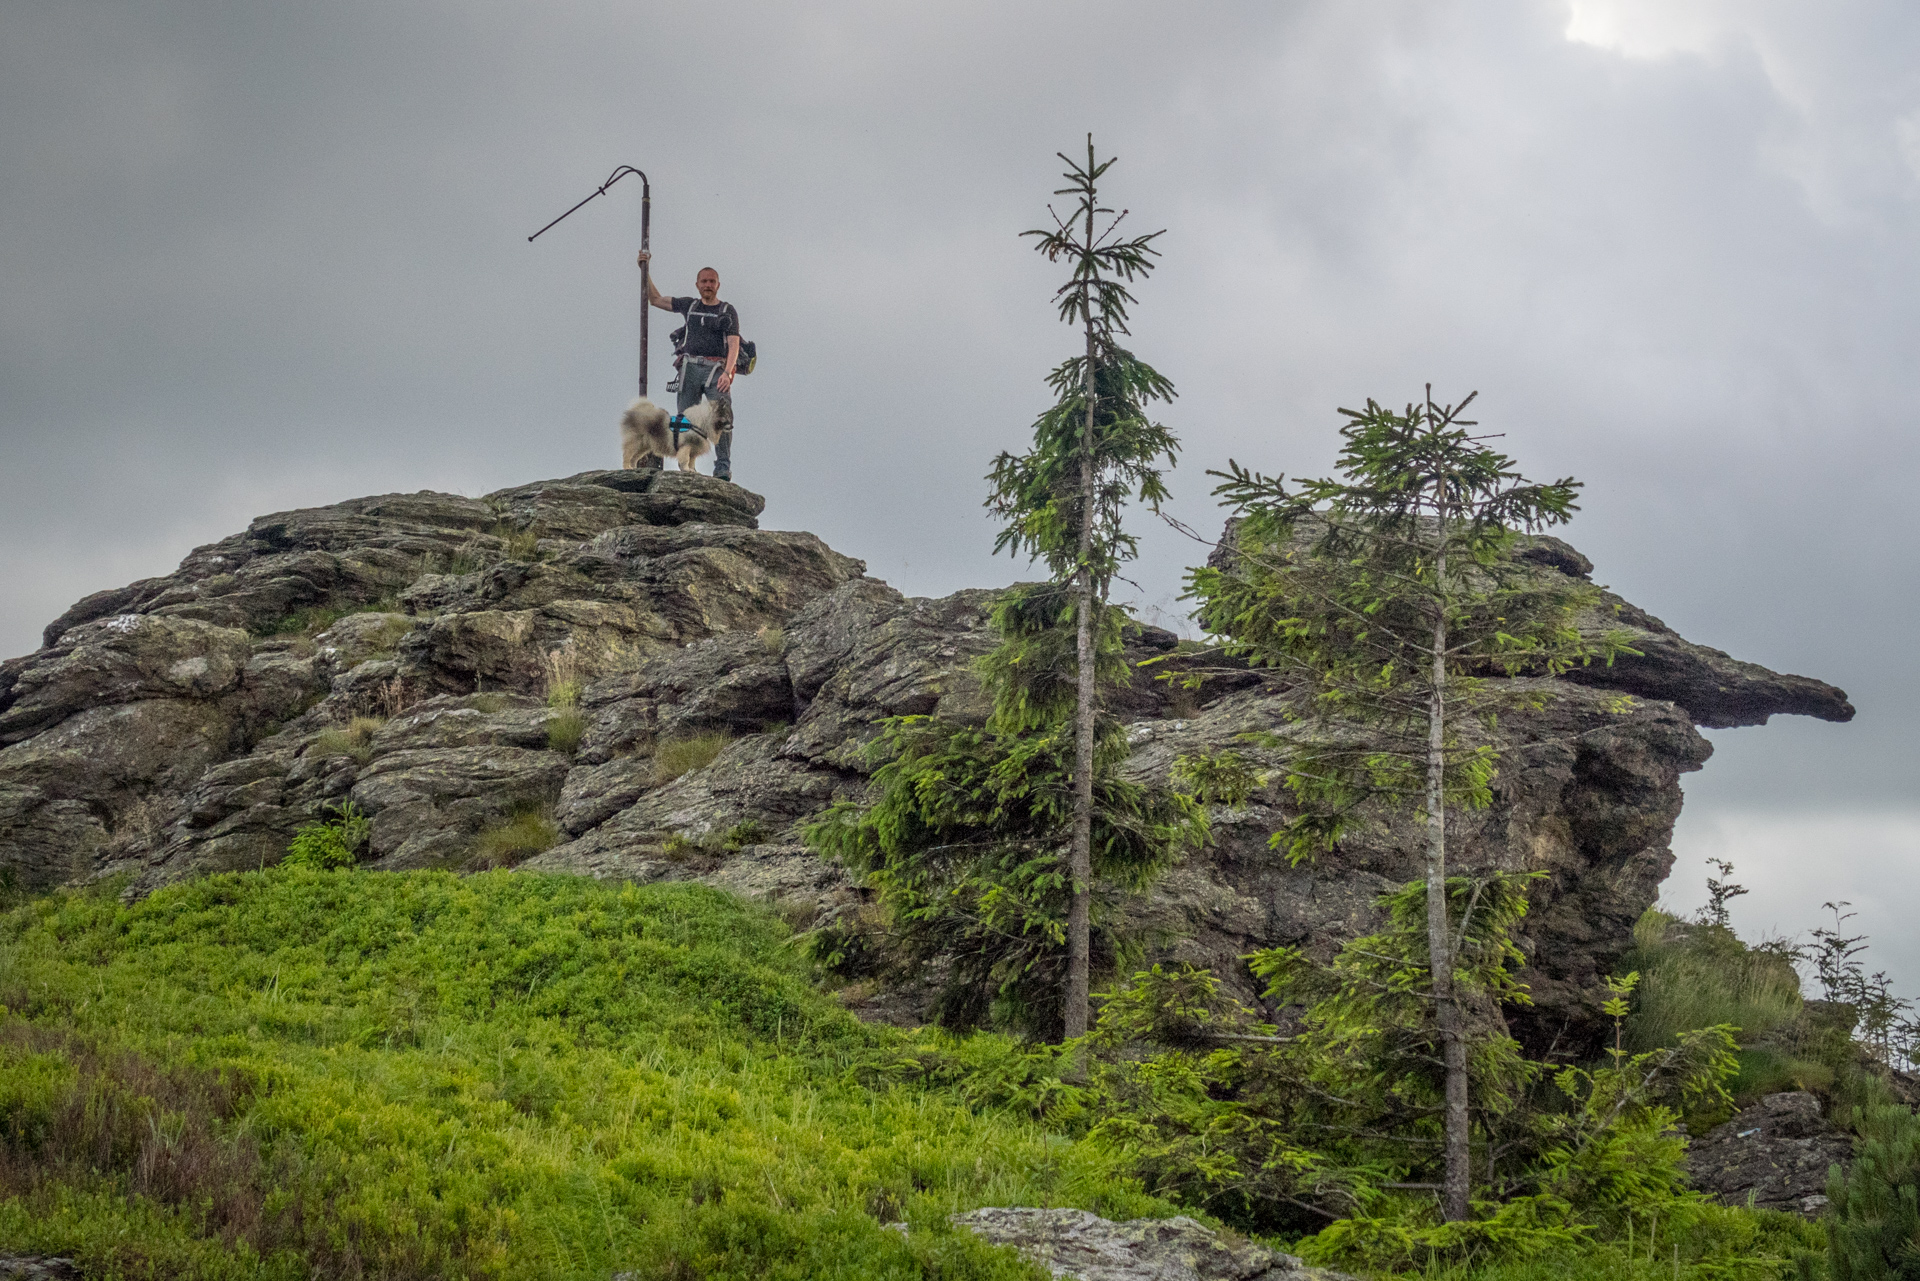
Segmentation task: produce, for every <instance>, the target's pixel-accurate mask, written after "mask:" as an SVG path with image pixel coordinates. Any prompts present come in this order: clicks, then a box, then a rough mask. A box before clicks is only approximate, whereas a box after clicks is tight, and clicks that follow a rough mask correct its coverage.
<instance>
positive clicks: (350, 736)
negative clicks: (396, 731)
mask: <svg viewBox="0 0 1920 1281" xmlns="http://www.w3.org/2000/svg"><path fill="white" fill-rule="evenodd" d="M386 723H387V722H386V721H385V720H384V719H383V718H381V717H378V716H356V717H354V718H353V719H352V720H351V721H348V722H347V724H346V725H345V726H344V727H341V728H338V729H323V730H321V731H320V733H319V735H318V736H317V737H315V739H314V740H313V743H312V745H311V746H309V747H308V748H307V755H308V756H312V757H322V756H351V757H352V758H353V759H354V760H356V761H358V762H359V763H360V764H362V765H365V764H366V763H367V762H368V761H370V760H372V759H373V736H374V735H375V734H377V733H379V731H380V727H381V726H382V725H385V724H386Z"/></svg>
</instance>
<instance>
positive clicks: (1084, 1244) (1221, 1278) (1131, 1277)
mask: <svg viewBox="0 0 1920 1281" xmlns="http://www.w3.org/2000/svg"><path fill="white" fill-rule="evenodd" d="M953 1222H954V1223H955V1224H956V1225H957V1226H959V1227H963V1228H965V1229H967V1230H968V1231H969V1232H972V1233H974V1234H975V1235H977V1236H980V1237H982V1238H984V1239H985V1240H988V1241H991V1242H992V1243H993V1244H995V1245H1010V1246H1012V1247H1014V1248H1015V1249H1016V1250H1018V1251H1019V1252H1020V1253H1021V1254H1023V1255H1025V1256H1026V1257H1027V1258H1029V1259H1032V1260H1033V1261H1034V1262H1035V1263H1038V1264H1040V1265H1041V1266H1043V1267H1045V1268H1046V1269H1047V1270H1048V1271H1049V1272H1051V1273H1053V1275H1054V1276H1056V1277H1071V1278H1073V1279H1074V1281H1311V1279H1315V1278H1317V1279H1319V1281H1341V1279H1342V1278H1343V1277H1344V1274H1342V1273H1338V1272H1328V1271H1325V1270H1323V1269H1320V1268H1310V1267H1307V1266H1306V1265H1305V1264H1304V1263H1302V1262H1301V1261H1300V1260H1299V1259H1297V1258H1295V1257H1294V1256H1293V1255H1291V1254H1281V1253H1280V1252H1279V1251H1277V1250H1269V1249H1267V1248H1266V1247H1265V1246H1262V1245H1256V1244H1254V1243H1253V1242H1251V1241H1248V1240H1246V1239H1245V1238H1243V1237H1238V1236H1234V1235H1232V1234H1230V1233H1225V1232H1215V1231H1213V1230H1212V1229H1210V1228H1207V1227H1205V1226H1203V1225H1201V1224H1199V1223H1197V1222H1195V1221H1194V1220H1192V1219H1189V1218H1187V1217H1186V1216H1184V1215H1182V1216H1181V1217H1179V1218H1174V1219H1135V1220H1133V1221H1131V1222H1128V1223H1114V1222H1112V1221H1111V1220H1108V1219H1103V1218H1101V1217H1100V1216H1099V1215H1097V1214H1093V1213H1090V1212H1089V1211H1086V1210H1033V1209H984V1210H970V1211H968V1212H967V1213H965V1214H956V1215H954V1216H953ZM1348 1281H1350V1279H1348Z"/></svg>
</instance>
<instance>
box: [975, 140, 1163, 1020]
mask: <svg viewBox="0 0 1920 1281" xmlns="http://www.w3.org/2000/svg"><path fill="white" fill-rule="evenodd" d="M1060 159H1061V160H1063V161H1065V162H1066V165H1067V169H1066V173H1065V175H1064V176H1065V177H1066V180H1067V185H1066V186H1065V187H1062V188H1060V189H1058V190H1057V191H1055V192H1054V194H1055V195H1057V196H1071V197H1073V201H1074V203H1073V205H1072V207H1071V208H1070V209H1069V210H1068V212H1067V214H1066V216H1064V217H1063V216H1062V215H1061V214H1060V213H1059V212H1058V211H1056V210H1054V209H1053V207H1052V206H1048V210H1047V211H1048V212H1049V213H1050V214H1052V215H1053V224H1054V225H1053V226H1052V227H1051V228H1044V227H1043V228H1040V229H1038V230H1035V231H1029V232H1025V233H1023V234H1024V235H1027V236H1032V237H1034V239H1035V242H1036V243H1035V245H1034V247H1035V248H1036V249H1038V250H1039V251H1040V252H1041V253H1043V254H1045V255H1046V257H1047V260H1048V261H1050V262H1065V263H1067V264H1068V265H1069V267H1070V268H1071V270H1070V271H1069V273H1068V275H1067V279H1066V280H1065V281H1064V282H1063V283H1062V284H1061V285H1060V287H1059V288H1058V289H1057V290H1055V291H1054V298H1055V301H1056V302H1057V303H1058V305H1059V309H1060V319H1061V320H1063V321H1065V322H1066V323H1068V324H1070V325H1075V326H1077V327H1078V328H1079V330H1080V339H1081V348H1082V350H1081V353H1080V354H1079V355H1078V356H1074V357H1071V358H1069V359H1068V360H1066V361H1064V362H1063V363H1062V364H1061V365H1060V366H1059V367H1058V368H1056V369H1055V370H1054V371H1053V373H1052V375H1051V376H1050V377H1049V378H1048V382H1049V383H1050V384H1051V385H1052V387H1053V389H1054V393H1055V396H1056V400H1055V403H1054V405H1053V407H1052V408H1050V409H1048V410H1047V411H1046V412H1045V413H1044V414H1042V415H1041V416H1040V419H1039V421H1038V422H1037V423H1035V424H1034V432H1033V448H1032V449H1031V450H1029V451H1028V452H1027V453H1025V454H1022V455H1019V456H1017V457H1016V456H1014V455H1012V454H1004V453H1003V454H1001V455H1000V456H999V457H998V458H997V459H995V460H994V464H993V470H992V472H990V473H989V475H988V479H989V480H991V481H992V482H993V493H992V494H991V496H989V497H988V499H987V507H988V508H989V509H990V510H991V511H992V512H993V513H994V514H995V515H996V516H998V517H1000V519H1001V521H1002V522H1003V524H1002V528H1001V532H1000V537H999V539H998V540H997V541H996V542H995V544H994V550H995V551H996V552H997V551H1000V550H1001V549H1003V548H1004V549H1007V550H1010V551H1012V552H1014V553H1016V554H1017V553H1021V552H1024V553H1026V554H1027V555H1028V556H1030V557H1033V558H1035V559H1038V560H1042V561H1045V562H1046V565H1047V568H1048V569H1049V570H1050V571H1052V573H1053V577H1054V581H1055V582H1057V583H1061V584H1068V583H1070V584H1071V585H1072V591H1073V598H1074V601H1075V608H1074V614H1073V627H1074V675H1075V684H1076V689H1075V698H1074V720H1073V767H1072V771H1073V772H1072V778H1073V789H1074V791H1073V814H1072V824H1071V832H1070V835H1069V840H1068V848H1067V860H1066V862H1067V869H1066V870H1067V876H1068V878H1069V887H1070V907H1069V910H1068V913H1067V938H1066V943H1067V971H1066V976H1065V979H1066V985H1067V992H1066V995H1065V997H1064V998H1063V1000H1062V1015H1063V1022H1062V1029H1063V1032H1064V1034H1065V1036H1066V1037H1067V1038H1069V1039H1072V1038H1075V1037H1079V1036H1084V1035H1085V1034H1086V1031H1087V1020H1088V1018H1089V1017H1090V1014H1091V1009H1090V1006H1089V1004H1088V981H1089V980H1088V974H1089V972H1090V969H1089V967H1090V964H1091V951H1090V948H1091V943H1090V942H1089V940H1090V937H1091V934H1090V930H1091V925H1090V919H1089V913H1090V912H1091V910H1092V907H1091V904H1092V894H1093V885H1092V880H1093V867H1092V863H1091V858H1092V855H1091V852H1090V848H1089V843H1090V841H1091V839H1092V838H1091V831H1092V824H1093V804H1094V802H1093V789H1094V782H1093V774H1094V763H1093V757H1094V734H1095V729H1094V722H1095V720H1096V718H1097V715H1098V707H1097V703H1098V688H1097V682H1096V678H1095V670H1094V669H1095V661H1096V660H1095V649H1096V644H1095V638H1094V632H1095V629H1096V626H1097V623H1096V620H1097V619H1098V618H1099V616H1100V615H1101V614H1102V613H1103V612H1104V611H1105V609H1106V603H1107V593H1108V590H1109V589H1110V587H1111V586H1112V583H1113V578H1114V575H1115V574H1117V573H1118V572H1119V567H1120V566H1121V565H1123V564H1125V563H1126V562H1127V561H1129V560H1131V559H1132V558H1133V556H1134V555H1135V553H1136V552H1137V550H1138V545H1137V542H1136V540H1135V539H1134V537H1133V535H1132V534H1129V533H1128V532H1127V531H1126V530H1125V529H1124V528H1123V526H1122V524H1121V513H1122V509H1123V508H1124V507H1125V505H1126V503H1127V502H1128V500H1129V499H1130V498H1131V499H1136V500H1138V501H1140V502H1144V503H1147V504H1149V505H1150V506H1152V507H1154V508H1155V509H1156V510H1157V509H1158V507H1159V505H1160V503H1161V501H1162V500H1164V499H1165V498H1166V496H1167V491H1166V487H1165V485H1164V484H1163V483H1162V482H1161V479H1160V470H1159V466H1158V464H1159V461H1160V460H1161V459H1163V458H1164V459H1165V460H1166V463H1167V465H1168V466H1172V465H1173V459H1174V453H1175V451H1176V449H1177V448H1178V446H1177V445H1176V444H1175V442H1174V438H1173V434H1172V433H1171V432H1169V431H1168V430H1167V429H1166V428H1164V427H1162V426H1160V425H1159V424H1158V423H1155V422H1153V421H1152V420H1151V419H1149V418H1148V417H1147V413H1146V406H1147V405H1149V404H1150V403H1151V402H1152V401H1155V400H1171V399H1172V398H1173V384H1172V383H1171V382H1169V381H1168V380H1167V379H1166V378H1165V377H1164V376H1162V375H1161V374H1160V373H1158V372H1157V371H1155V370H1154V369H1153V368H1152V367H1151V366H1149V365H1147V364H1145V363H1144V362H1142V361H1140V360H1139V359H1137V358H1136V357H1135V356H1134V355H1133V353H1131V352H1129V351H1128V350H1126V349H1125V348H1124V347H1122V346H1120V344H1119V341H1118V338H1119V335H1122V334H1124V333H1126V332H1127V307H1128V306H1129V305H1130V304H1131V303H1132V302H1133V301H1134V297H1133V294H1132V293H1131V292H1130V291H1129V290H1128V288H1127V286H1128V285H1129V284H1130V283H1131V282H1133V281H1134V280H1136V279H1138V278H1140V277H1142V276H1145V275H1146V274H1147V273H1148V272H1149V271H1151V270H1152V269H1153V261H1152V260H1153V258H1154V257H1155V256H1156V255H1157V253H1158V251H1157V250H1156V249H1154V247H1153V241H1154V240H1155V239H1157V238H1158V237H1159V236H1160V235H1161V234H1163V233H1161V232H1157V231H1156V232H1151V233H1149V234H1147V235H1144V236H1132V237H1127V236H1122V235H1120V224H1121V223H1122V222H1123V221H1124V220H1125V219H1126V216H1127V215H1126V211H1125V210H1121V211H1120V212H1119V213H1118V214H1115V213H1114V211H1113V210H1112V209H1111V208H1108V207H1107V206H1105V205H1102V204H1101V203H1100V193H1099V184H1100V179H1101V177H1102V176H1104V175H1105V173H1106V172H1107V170H1108V169H1110V168H1112V166H1113V160H1112V158H1108V159H1106V160H1101V159H1099V158H1098V157H1097V156H1096V155H1095V154H1094V149H1093V136H1092V135H1091V134H1089V135H1088V136H1087V159H1086V163H1085V164H1081V163H1080V162H1079V161H1077V160H1074V159H1072V158H1071V157H1069V156H1067V155H1066V154H1065V153H1064V152H1063V153H1061V155H1060Z"/></svg>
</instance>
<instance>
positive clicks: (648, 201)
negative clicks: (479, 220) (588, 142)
mask: <svg viewBox="0 0 1920 1281" xmlns="http://www.w3.org/2000/svg"><path fill="white" fill-rule="evenodd" d="M628 174H633V175H634V176H636V177H638V178H639V179H640V248H641V250H642V252H645V251H647V250H649V249H650V248H651V246H650V245H649V244H648V243H647V241H648V233H649V231H650V226H649V224H651V222H652V221H653V184H652V183H650V182H648V181H647V175H646V174H644V173H641V172H640V171H639V170H638V169H635V168H634V167H633V166H632V165H621V166H620V167H619V168H618V169H615V170H614V171H613V173H612V174H610V175H609V176H608V177H607V180H606V181H605V182H603V183H601V184H600V185H599V186H598V187H596V188H594V192H593V195H592V196H588V197H587V200H592V199H593V198H594V196H604V195H606V194H607V188H609V187H611V186H612V185H613V184H614V183H616V182H619V181H620V180H621V179H622V178H624V177H626V176H627V175H628ZM587 200H582V201H581V202H580V204H579V205H575V206H574V207H573V208H572V209H569V210H567V212H566V213H563V214H561V215H560V217H558V218H555V219H554V220H553V221H552V222H550V223H548V224H547V225H546V226H544V227H542V228H540V230H539V231H536V232H534V233H533V234H532V235H531V236H528V237H527V240H528V241H529V242H532V241H535V240H538V239H539V238H540V237H541V236H542V235H544V234H546V233H547V232H549V231H551V230H552V229H553V228H554V227H555V226H556V225H557V224H559V223H560V222H562V221H563V220H565V219H566V218H567V217H569V216H570V215H572V214H573V213H574V212H575V211H576V210H578V209H579V208H580V205H584V204H586V203H587ZM652 268H653V264H652V263H648V262H643V263H641V264H640V394H641V395H642V396H645V395H646V394H647V297H648V295H649V293H650V292H651V291H650V290H649V289H648V285H649V284H650V283H651V282H652V280H653V275H652Z"/></svg>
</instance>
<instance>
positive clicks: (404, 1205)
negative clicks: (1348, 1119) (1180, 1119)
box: [0, 870, 1171, 1281]
mask: <svg viewBox="0 0 1920 1281" xmlns="http://www.w3.org/2000/svg"><path fill="white" fill-rule="evenodd" d="M784 937H785V930H784V929H783V928H782V927H781V926H780V925H779V923H778V922H777V921H776V920H774V919H773V918H772V917H770V916H769V915H768V914H766V913H765V912H764V911H763V910H761V909H758V908H754V907H751V906H749V905H747V904H744V903H742V902H740V901H739V900H737V899H734V898H732V897H730V896H728V895H726V894H723V893H720V892H717V891H711V890H708V889H705V888H703V887H699V886H691V885H662V886H649V887H645V888H635V887H631V886H629V887H624V888H611V887H606V886H602V885H599V884H596V883H594V882H592V881H588V880H583V879H577V878H566V877H541V876H532V875H527V874H524V873H484V874H481V875H477V876H472V877H467V878H458V877H454V876H451V875H446V874H440V873H409V874H399V875H394V874H378V873H365V872H361V873H354V874H351V875H339V874H321V873H314V872H307V871H287V870H269V871H267V872H263V873H244V874H230V875H221V876H214V877H209V878H206V879H204V880H199V881H193V882H189V883H186V884H181V885H176V886H173V887H171V888H168V889H164V890H162V891H160V892H158V893H156V894H154V895H152V896H151V897H149V898H146V899H143V900H141V901H140V902H138V903H135V904H132V905H125V904H122V903H121V902H120V901H119V900H118V898H117V897H116V895H115V894H114V893H112V892H111V890H110V889H101V890H96V891H91V892H87V893H71V894H69V893H62V894H56V895H53V896H49V897H45V898H41V899H38V900H36V901H34V902H32V903H30V904H28V905H26V906H23V907H20V908H17V909H15V910H14V911H12V912H10V913H8V914H7V915H5V916H4V917H0V1002H4V1005H5V1016H4V1022H0V1239H3V1240H5V1241H6V1243H7V1245H8V1246H9V1248H11V1249H14V1250H19V1251H31V1252H45V1253H58V1254H66V1255H70V1256H72V1257H74V1258H76V1259H78V1260H79V1262H80V1264H81V1266H82V1268H83V1269H84V1270H85V1271H86V1272H87V1274H88V1275H99V1276H120V1277H128V1278H134V1277H154V1278H159V1277H184V1278H228V1277H234V1278H238V1277H264V1278H281V1277H284V1278H288V1281H292V1279H293V1278H305V1277H309V1276H319V1277H330V1276H410V1277H501V1278H509V1277H533V1276H539V1277H557V1278H573V1277H578V1278H592V1279H593V1281H606V1278H607V1277H608V1276H610V1275H612V1274H613V1273H614V1272H616V1271H622V1270H632V1271H635V1272H637V1273H638V1274H639V1275H640V1276H642V1277H648V1278H656V1277H657V1278H669V1277H685V1278H692V1277H702V1278H742V1279H744V1278H762V1277H767V1278H829V1277H846V1278H870V1277H871V1278H934V1277H939V1278H963V1277H964V1278H993V1277H1006V1278H1013V1277H1020V1278H1029V1279H1033V1281H1037V1279H1038V1278H1040V1277H1042V1276H1043V1275H1044V1274H1043V1272H1041V1271H1040V1270H1038V1269H1035V1268H1031V1267H1027V1266H1025V1265H1023V1264H1021V1263H1020V1262H1018V1261H1017V1260H1016V1259H1014V1258H1013V1257H1012V1256H1011V1255H1010V1254H1008V1253H1007V1252H1006V1251H1001V1250H993V1249H989V1248H987V1247H985V1246H984V1245H982V1244H980V1243H979V1242H978V1241H977V1240H975V1239H973V1238H972V1237H970V1236H966V1235H963V1234H956V1233H954V1232H952V1231H951V1230H950V1229H949V1228H948V1226H947V1224H946V1216H947V1215H948V1214H949V1213H951V1212H955V1211H959V1210H962V1209H968V1208H972V1207H974V1206H979V1205H1021V1204H1025V1205H1075V1206H1083V1207H1085V1208H1087V1209H1090V1210H1094V1211H1096V1212H1098V1213H1102V1214H1105V1215H1108V1216H1111V1217H1122V1218H1126V1217H1135V1216H1138V1215H1141V1214H1164V1213H1167V1212H1169V1211H1170V1208H1171V1207H1169V1206H1167V1205H1166V1204H1165V1203H1164V1202H1160V1201H1156V1200H1154V1199H1152V1198H1150V1197H1147V1196H1145V1195H1143V1194H1142V1193H1141V1192H1140V1191H1139V1190H1138V1185H1137V1183H1136V1182H1135V1181H1133V1180H1132V1179H1131V1178H1129V1177H1128V1176H1127V1175H1126V1174H1125V1171H1124V1168H1123V1162H1122V1159H1121V1157H1120V1156H1119V1155H1118V1154H1117V1153H1115V1152H1113V1151H1111V1150H1110V1149H1108V1148H1106V1147H1104V1146H1102V1145H1100V1144H1097V1143H1088V1142H1072V1141H1068V1140H1066V1139H1064V1138H1062V1137H1060V1136H1059V1135H1058V1134H1057V1133H1050V1132H1049V1131H1048V1130H1047V1129H1045V1128H1043V1127H1042V1126H1041V1125H1040V1124H1038V1123H1036V1122H1034V1121H1032V1120H1028V1119H1024V1115H1023V1114H1024V1113H1025V1112H1027V1111H1030V1109H1023V1108H1021V1107H1019V1106H1017V1105H1014V1104H1002V1103H996V1102H994V1101H993V1100H992V1099H991V1098H988V1097H986V1096H985V1095H984V1094H979V1093H976V1094H975V1095H974V1096H973V1097H971V1098H970V1097H969V1096H968V1093H967V1092H964V1091H962V1090H960V1089H958V1088H956V1087H954V1086H952V1085H948V1084H941V1083H938V1082H931V1081H927V1080H911V1079H906V1077H907V1076H908V1075H910V1074H903V1073H902V1072H901V1071H900V1070H899V1068H898V1066H897V1065H898V1064H900V1063H901V1062H902V1061H903V1060H906V1059H910V1058H911V1057H912V1054H913V1052H914V1046H915V1044H916V1042H914V1040H913V1039H912V1038H911V1037H909V1036H908V1035H907V1034H904V1033H899V1032H896V1031H893V1030H890V1029H885V1028H873V1027H866V1026H863V1025H861V1024H860V1023H858V1022H857V1021H856V1020H855V1019H853V1018H852V1017H851V1016H850V1015H848V1014H847V1013H845V1012H844V1011H843V1010H841V1009H840V1008H839V1006H838V1005H837V1003H835V1002H834V1001H833V1000H832V999H830V998H829V997H827V996H825V995H823V994H821V993H820V992H818V991H817V990H816V989H815V988H813V987H812V986H811V984H810V983H809V982H808V979H807V976H806V970H805V966H804V962H803V961H802V960H801V959H800V958H799V957H798V956H797V955H796V953H795V952H794V951H793V949H791V948H789V947H786V946H783V938H784ZM968 1052H969V1053H970V1055H971V1056H972V1057H971V1058H970V1060H969V1062H970V1063H971V1064H972V1065H973V1067H974V1075H977V1076H978V1077H979V1078H980V1079H981V1080H983V1081H992V1080H997V1079H1003V1078H1005V1077H1007V1076H1008V1075H1009V1074H1010V1073H1011V1072H1013V1070H1014V1068H1015V1067H1017V1065H1018V1061H1019V1059H1020V1055H1021V1051H1019V1050H1018V1048H1017V1047H1015V1046H1012V1045H1011V1044H1010V1043H1007V1042H1005V1041H1002V1040H999V1039H998V1038H981V1039H980V1040H979V1042H978V1044H977V1045H975V1046H973V1047H971V1048H970V1049H969V1051H968ZM895 1221H904V1222H907V1223H909V1224H911V1225H912V1232H911V1234H910V1235H907V1236H903V1235H901V1234H899V1233H897V1232H893V1231H889V1230H887V1228H886V1227H885V1225H886V1224H887V1223H890V1222H895Z"/></svg>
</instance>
